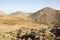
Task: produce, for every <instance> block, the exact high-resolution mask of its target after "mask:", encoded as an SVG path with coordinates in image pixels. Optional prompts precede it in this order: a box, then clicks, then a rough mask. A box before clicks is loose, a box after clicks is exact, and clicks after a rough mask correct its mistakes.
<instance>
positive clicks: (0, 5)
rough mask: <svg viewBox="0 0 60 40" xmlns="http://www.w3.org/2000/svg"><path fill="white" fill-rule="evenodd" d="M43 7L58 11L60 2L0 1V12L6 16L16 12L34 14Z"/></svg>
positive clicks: (48, 0)
mask: <svg viewBox="0 0 60 40" xmlns="http://www.w3.org/2000/svg"><path fill="white" fill-rule="evenodd" d="M44 7H52V8H54V9H57V10H60V0H0V11H4V12H6V13H7V14H10V13H12V12H16V11H23V12H36V11H38V10H40V9H42V8H44Z"/></svg>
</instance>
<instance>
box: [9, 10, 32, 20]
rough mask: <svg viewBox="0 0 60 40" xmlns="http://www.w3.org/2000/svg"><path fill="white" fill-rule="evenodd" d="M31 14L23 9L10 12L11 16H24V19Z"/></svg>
mask: <svg viewBox="0 0 60 40" xmlns="http://www.w3.org/2000/svg"><path fill="white" fill-rule="evenodd" d="M29 15H31V13H24V12H22V11H17V12H14V13H11V14H10V16H12V17H19V18H23V19H26V18H27V17H28V16H29Z"/></svg>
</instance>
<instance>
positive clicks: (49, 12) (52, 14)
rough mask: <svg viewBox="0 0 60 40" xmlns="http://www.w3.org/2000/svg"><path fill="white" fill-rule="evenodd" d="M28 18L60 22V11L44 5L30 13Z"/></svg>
mask: <svg viewBox="0 0 60 40" xmlns="http://www.w3.org/2000/svg"><path fill="white" fill-rule="evenodd" d="M29 18H30V20H33V21H35V22H37V23H42V24H55V23H58V22H60V21H59V20H60V11H58V10H55V9H53V8H50V7H46V8H43V9H41V10H39V11H37V12H35V13H34V14H32V15H30V16H29Z"/></svg>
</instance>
